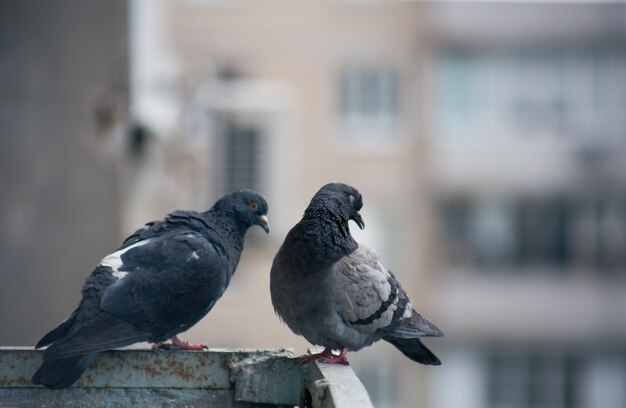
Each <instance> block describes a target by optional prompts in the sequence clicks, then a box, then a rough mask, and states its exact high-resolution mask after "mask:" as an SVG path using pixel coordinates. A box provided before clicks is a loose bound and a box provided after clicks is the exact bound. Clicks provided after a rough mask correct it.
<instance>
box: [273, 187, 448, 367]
mask: <svg viewBox="0 0 626 408" xmlns="http://www.w3.org/2000/svg"><path fill="white" fill-rule="evenodd" d="M362 207H363V198H362V197H361V194H360V193H359V191H358V190H356V189H355V188H354V187H351V186H349V185H346V184H342V183H330V184H327V185H325V186H323V187H322V188H321V189H320V190H319V191H318V192H317V193H316V194H315V196H314V197H313V199H312V200H311V202H310V204H309V206H308V207H307V209H306V210H305V211H304V215H303V217H302V220H300V222H298V223H297V224H296V225H295V226H294V227H293V228H292V229H291V230H290V231H289V233H288V234H287V236H286V238H285V241H284V242H283V244H282V246H281V247H280V248H279V250H278V252H277V254H276V256H275V258H274V262H273V264H272V269H271V274H270V292H271V298H272V304H273V306H274V310H275V312H276V314H277V315H278V316H279V318H280V319H281V320H282V321H283V322H284V323H285V324H287V326H288V327H289V328H290V329H291V331H293V332H294V333H295V334H298V335H301V336H303V337H304V338H305V339H307V341H309V342H310V343H312V344H314V345H318V346H323V347H324V350H323V351H322V352H320V353H314V354H311V355H308V356H306V357H305V358H304V361H305V362H307V361H312V360H318V361H320V362H324V363H334V364H336V363H340V364H348V360H347V353H348V351H356V350H360V349H361V348H363V347H366V346H369V345H371V344H372V343H374V342H376V341H379V340H381V339H382V340H385V341H387V342H389V343H391V344H393V345H394V346H395V347H396V348H397V349H398V350H400V351H401V352H402V353H403V354H404V355H405V356H407V357H408V358H410V359H411V360H413V361H416V362H418V363H421V364H425V365H440V364H441V362H440V361H439V359H438V358H437V357H436V356H435V355H434V354H433V353H432V352H431V351H430V350H429V349H428V348H427V347H426V346H425V345H424V343H422V341H421V340H420V339H419V337H429V336H436V337H438V336H443V333H442V332H441V330H439V328H437V326H435V325H434V324H432V323H431V322H429V321H428V320H426V319H424V318H423V317H422V316H420V315H419V314H418V313H417V312H416V311H415V310H413V307H412V306H411V301H410V300H409V297H408V295H407V293H406V292H405V291H404V289H402V286H401V285H400V283H399V282H398V280H397V279H396V277H395V275H394V274H393V273H392V272H391V271H389V270H388V269H387V268H385V267H384V266H383V265H382V264H381V262H380V258H379V256H378V255H377V254H376V252H375V251H374V250H373V249H371V248H369V247H367V246H365V245H363V244H360V243H358V242H356V241H355V240H354V238H353V237H352V235H351V234H350V228H349V226H348V222H349V220H353V221H354V222H355V223H356V224H357V225H358V226H359V228H361V229H363V228H364V227H365V224H364V222H363V218H362V217H361V214H359V210H360V209H361V208H362ZM334 350H338V351H339V354H338V355H337V354H334V353H333V351H334Z"/></svg>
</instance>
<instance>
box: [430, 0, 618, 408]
mask: <svg viewBox="0 0 626 408" xmlns="http://www.w3.org/2000/svg"><path fill="white" fill-rule="evenodd" d="M431 11H432V13H430V14H429V23H430V24H431V27H432V31H431V33H432V34H433V37H432V38H433V41H432V43H431V44H430V50H431V52H430V55H431V58H429V60H430V63H431V70H430V72H431V73H432V76H431V77H430V78H431V79H432V84H433V88H432V89H433V93H432V94H431V95H432V96H433V101H434V103H433V105H432V106H431V107H430V108H429V109H431V112H432V113H431V115H429V117H431V119H432V127H431V129H430V132H429V138H430V140H431V142H432V143H431V147H432V150H431V156H430V157H431V162H432V163H433V166H432V167H431V172H430V174H431V176H432V186H433V188H432V204H433V207H432V209H433V213H432V214H433V215H432V218H433V220H435V223H436V227H435V228H434V229H433V233H434V235H433V237H437V238H438V239H437V242H438V245H437V256H436V257H434V258H433V262H434V263H433V268H432V272H434V273H435V274H436V275H437V277H436V279H434V280H433V281H432V283H433V286H432V290H433V291H434V292H435V293H437V296H436V297H435V298H433V303H432V305H431V307H432V308H433V309H434V310H435V315H436V316H437V319H436V320H437V321H442V322H445V327H446V334H447V335H448V339H447V340H448V341H447V346H448V347H449V348H447V349H446V353H445V357H446V368H445V369H444V370H441V371H437V372H436V373H435V376H436V377H437V379H436V381H435V382H436V384H437V385H436V387H435V388H434V392H433V399H432V406H434V407H442V408H443V407H461V406H463V407H476V408H478V407H493V408H504V407H554V408H558V407H621V406H626V393H625V390H626V341H625V340H626V269H625V267H626V264H625V256H626V195H625V193H626V191H625V186H626V184H624V177H625V176H626V166H625V163H624V161H623V157H624V156H625V153H626V150H625V147H626V144H625V138H624V136H626V134H625V132H626V116H625V115H624V114H623V112H624V108H625V107H626V8H625V7H624V6H623V5H602V6H598V5H591V4H576V5H567V6H563V5H555V4H552V5H550V4H534V3H533V4H490V5H488V6H487V5H483V6H480V5H476V4H473V5H461V4H447V5H439V6H438V5H433V7H432V9H431ZM449 389H455V390H456V391H455V392H454V393H450V392H446V390H449Z"/></svg>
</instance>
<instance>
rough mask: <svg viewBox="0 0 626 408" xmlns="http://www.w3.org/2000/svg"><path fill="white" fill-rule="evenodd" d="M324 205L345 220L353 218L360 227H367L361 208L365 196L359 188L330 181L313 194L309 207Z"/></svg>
mask: <svg viewBox="0 0 626 408" xmlns="http://www.w3.org/2000/svg"><path fill="white" fill-rule="evenodd" d="M319 207H323V208H325V209H326V210H329V211H330V212H332V213H333V214H335V216H337V217H339V218H340V219H342V220H343V221H345V222H348V221H349V220H353V221H354V222H356V224H357V225H358V226H359V228H360V229H363V228H365V223H364V222H363V218H362V217H361V214H360V213H359V210H360V209H361V208H362V207H363V197H362V196H361V193H359V190H357V189H356V188H354V187H352V186H349V185H347V184H343V183H329V184H326V185H325V186H324V187H322V188H321V189H320V190H319V191H318V192H317V193H316V194H315V196H313V199H312V200H311V203H310V204H309V208H319Z"/></svg>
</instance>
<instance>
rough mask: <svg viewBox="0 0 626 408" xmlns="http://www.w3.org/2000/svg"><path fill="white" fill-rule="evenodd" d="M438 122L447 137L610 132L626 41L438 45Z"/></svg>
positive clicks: (624, 97) (625, 89)
mask: <svg viewBox="0 0 626 408" xmlns="http://www.w3.org/2000/svg"><path fill="white" fill-rule="evenodd" d="M436 64H437V65H436V72H437V74H438V75H437V81H436V84H437V85H436V88H437V91H436V92H437V100H438V108H437V123H438V127H439V132H440V133H441V134H442V135H444V136H447V137H467V136H468V135H470V136H472V135H475V136H480V135H487V136H490V135H498V137H501V136H509V137H520V138H522V137H544V136H550V137H562V136H568V137H583V138H590V137H591V138H596V137H606V136H608V137H617V136H621V132H622V129H624V127H626V115H623V114H620V112H623V109H624V106H626V49H625V48H624V47H618V46H598V47H594V48H593V49H574V48H571V47H569V48H568V47H565V46H563V47H554V48H551V49H541V48H538V49H528V48H525V49H520V50H518V51H515V52H510V51H503V50H477V51H475V50H471V49H446V50H442V52H441V53H440V55H439V56H438V58H437V62H436Z"/></svg>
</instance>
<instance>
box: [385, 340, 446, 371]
mask: <svg viewBox="0 0 626 408" xmlns="http://www.w3.org/2000/svg"><path fill="white" fill-rule="evenodd" d="M383 340H385V341H388V342H389V343H391V344H393V345H394V346H395V347H396V348H397V349H398V350H400V351H401V352H402V354H404V355H405V356H407V357H408V358H410V359H411V360H413V361H415V362H416V363H420V364H425V365H441V361H439V359H438V358H437V357H436V356H435V355H434V354H433V352H432V351H430V350H429V349H428V348H427V347H426V346H425V345H424V343H422V341H421V340H420V339H416V338H413V339H402V338H397V337H391V336H385V337H383Z"/></svg>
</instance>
